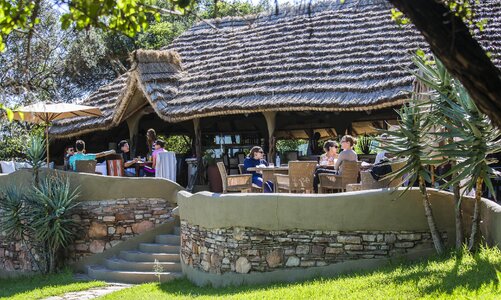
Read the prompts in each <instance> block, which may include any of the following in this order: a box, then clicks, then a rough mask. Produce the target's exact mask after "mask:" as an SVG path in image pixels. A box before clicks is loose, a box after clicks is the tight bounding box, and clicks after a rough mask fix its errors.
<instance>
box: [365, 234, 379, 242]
mask: <svg viewBox="0 0 501 300" xmlns="http://www.w3.org/2000/svg"><path fill="white" fill-rule="evenodd" d="M376 239H377V235H375V234H363V235H362V240H364V241H367V242H375V241H376Z"/></svg>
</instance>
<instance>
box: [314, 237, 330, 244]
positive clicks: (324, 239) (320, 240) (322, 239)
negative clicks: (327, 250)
mask: <svg viewBox="0 0 501 300" xmlns="http://www.w3.org/2000/svg"><path fill="white" fill-rule="evenodd" d="M311 241H312V242H313V243H329V242H331V241H332V239H331V238H327V237H324V236H316V237H314V238H313V239H312V240H311Z"/></svg>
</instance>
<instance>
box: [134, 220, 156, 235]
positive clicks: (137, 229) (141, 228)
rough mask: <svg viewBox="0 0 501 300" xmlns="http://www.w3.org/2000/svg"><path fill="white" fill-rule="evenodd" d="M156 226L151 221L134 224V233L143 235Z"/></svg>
mask: <svg viewBox="0 0 501 300" xmlns="http://www.w3.org/2000/svg"><path fill="white" fill-rule="evenodd" d="M154 227H155V224H153V222H151V221H142V222H141V223H135V224H132V232H134V233H143V232H146V231H148V230H150V229H153V228H154Z"/></svg>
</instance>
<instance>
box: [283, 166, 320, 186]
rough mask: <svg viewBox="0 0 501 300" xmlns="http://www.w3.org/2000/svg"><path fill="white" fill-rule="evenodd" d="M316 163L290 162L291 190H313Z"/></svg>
mask: <svg viewBox="0 0 501 300" xmlns="http://www.w3.org/2000/svg"><path fill="white" fill-rule="evenodd" d="M316 167H317V162H316V161H291V162H289V186H290V189H291V190H295V191H297V190H313V176H314V174H315V169H316Z"/></svg>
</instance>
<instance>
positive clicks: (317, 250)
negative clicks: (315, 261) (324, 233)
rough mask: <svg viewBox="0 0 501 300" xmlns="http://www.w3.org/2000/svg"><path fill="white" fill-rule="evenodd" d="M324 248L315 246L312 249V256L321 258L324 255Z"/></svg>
mask: <svg viewBox="0 0 501 300" xmlns="http://www.w3.org/2000/svg"><path fill="white" fill-rule="evenodd" d="M324 249H325V247H324V246H319V245H314V246H312V247H311V254H313V255H317V256H321V255H323V254H324Z"/></svg>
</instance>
